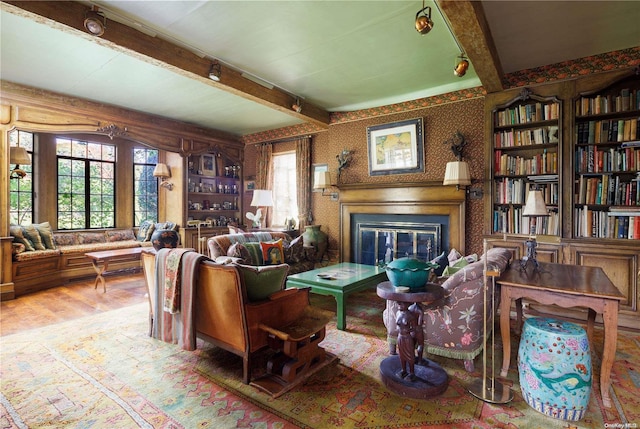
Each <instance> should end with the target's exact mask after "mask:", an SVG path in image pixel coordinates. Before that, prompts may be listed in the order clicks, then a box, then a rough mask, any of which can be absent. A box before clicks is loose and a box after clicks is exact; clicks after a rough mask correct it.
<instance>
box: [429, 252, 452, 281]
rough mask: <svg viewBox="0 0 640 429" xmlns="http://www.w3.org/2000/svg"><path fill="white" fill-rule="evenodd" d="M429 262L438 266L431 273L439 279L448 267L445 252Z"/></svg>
mask: <svg viewBox="0 0 640 429" xmlns="http://www.w3.org/2000/svg"><path fill="white" fill-rule="evenodd" d="M431 262H433V263H434V264H437V265H438V267H437V268H434V269H433V272H434V273H435V275H436V276H438V277H440V276H441V275H442V273H443V272H444V269H445V268H447V267H448V266H449V258H448V257H447V252H442V255H440V256H438V257H437V258H435V259H433V260H432V261H431Z"/></svg>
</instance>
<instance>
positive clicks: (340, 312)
mask: <svg viewBox="0 0 640 429" xmlns="http://www.w3.org/2000/svg"><path fill="white" fill-rule="evenodd" d="M334 297H335V299H336V327H337V328H338V329H339V330H341V331H344V330H345V329H346V328H347V314H346V311H345V308H344V307H345V296H344V295H343V294H341V293H338V294H335V295H334Z"/></svg>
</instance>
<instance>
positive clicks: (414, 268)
mask: <svg viewBox="0 0 640 429" xmlns="http://www.w3.org/2000/svg"><path fill="white" fill-rule="evenodd" d="M435 267H436V264H433V263H431V262H423V261H420V260H418V259H415V258H399V259H396V260H394V261H392V262H390V263H389V264H388V265H387V266H386V268H385V270H386V271H387V277H389V281H390V282H391V284H392V285H393V286H394V287H400V286H407V287H409V288H410V289H419V288H421V287H423V286H424V285H425V284H426V283H427V280H428V279H429V273H430V272H431V269H432V268H435Z"/></svg>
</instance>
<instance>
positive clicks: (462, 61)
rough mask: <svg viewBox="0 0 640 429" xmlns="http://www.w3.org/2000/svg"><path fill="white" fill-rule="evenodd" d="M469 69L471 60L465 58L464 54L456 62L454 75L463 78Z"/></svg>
mask: <svg viewBox="0 0 640 429" xmlns="http://www.w3.org/2000/svg"><path fill="white" fill-rule="evenodd" d="M468 68H469V60H468V59H467V58H466V57H465V56H464V54H460V56H459V57H458V59H457V61H456V66H455V67H454V68H453V74H454V75H456V76H458V77H462V76H464V75H465V73H467V69H468Z"/></svg>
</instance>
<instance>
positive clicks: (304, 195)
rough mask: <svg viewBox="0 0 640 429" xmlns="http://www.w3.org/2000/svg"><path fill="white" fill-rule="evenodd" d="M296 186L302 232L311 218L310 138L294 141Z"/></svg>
mask: <svg viewBox="0 0 640 429" xmlns="http://www.w3.org/2000/svg"><path fill="white" fill-rule="evenodd" d="M296 186H297V188H298V189H297V195H296V196H297V198H298V228H299V229H300V231H302V230H304V227H305V226H306V225H307V224H310V223H311V221H312V220H313V218H312V216H311V137H303V138H301V139H299V140H297V141H296Z"/></svg>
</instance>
